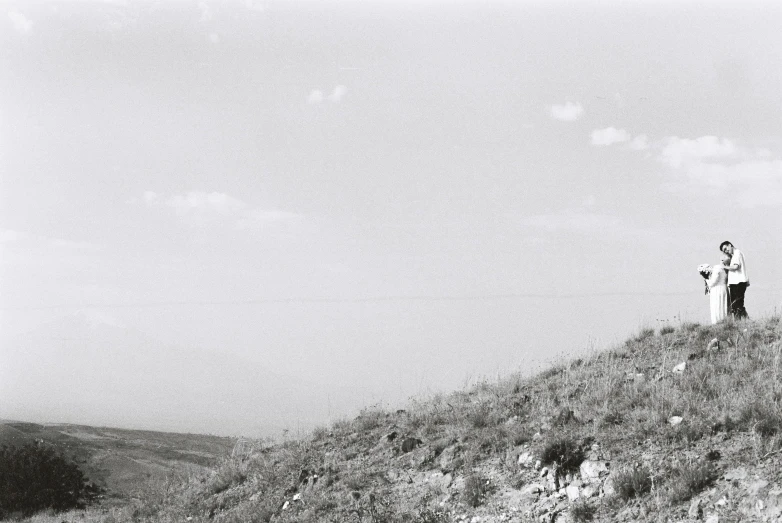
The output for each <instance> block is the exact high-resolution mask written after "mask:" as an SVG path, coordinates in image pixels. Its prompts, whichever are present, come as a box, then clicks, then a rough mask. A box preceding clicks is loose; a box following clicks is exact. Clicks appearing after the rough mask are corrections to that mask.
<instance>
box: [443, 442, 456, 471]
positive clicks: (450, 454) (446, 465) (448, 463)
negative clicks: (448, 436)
mask: <svg viewBox="0 0 782 523" xmlns="http://www.w3.org/2000/svg"><path fill="white" fill-rule="evenodd" d="M457 452H458V448H457V447H456V445H451V446H450V447H448V448H446V449H445V450H443V451H442V452H441V453H440V470H442V471H443V472H449V471H452V470H453V469H454V466H453V462H454V459H456V454H457Z"/></svg>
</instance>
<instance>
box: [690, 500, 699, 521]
mask: <svg viewBox="0 0 782 523" xmlns="http://www.w3.org/2000/svg"><path fill="white" fill-rule="evenodd" d="M687 514H688V515H689V516H690V517H691V518H692V519H701V518H702V517H703V507H702V502H701V500H699V499H696V500H694V501H693V502H692V503H690V510H688V511H687Z"/></svg>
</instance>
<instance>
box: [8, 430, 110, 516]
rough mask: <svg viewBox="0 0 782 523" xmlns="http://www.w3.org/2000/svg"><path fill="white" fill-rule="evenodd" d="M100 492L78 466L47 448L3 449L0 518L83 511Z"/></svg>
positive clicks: (33, 444)
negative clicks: (47, 512) (48, 512)
mask: <svg viewBox="0 0 782 523" xmlns="http://www.w3.org/2000/svg"><path fill="white" fill-rule="evenodd" d="M99 490H100V489H98V487H96V486H95V485H93V484H91V483H88V482H87V478H86V477H85V476H84V474H83V473H82V472H81V470H79V467H78V466H77V465H76V464H75V463H73V462H71V461H69V460H67V459H66V458H64V457H63V456H61V455H60V454H58V453H57V452H55V451H54V449H52V448H50V447H48V446H45V445H43V444H38V443H30V444H27V445H24V446H22V447H7V446H3V447H0V519H3V518H6V517H8V516H9V515H11V514H14V515H21V516H30V515H32V514H35V513H36V512H39V511H41V510H46V509H50V510H54V511H55V512H61V511H65V510H70V509H74V508H84V507H85V506H86V505H87V503H89V502H90V501H92V500H93V499H94V498H95V497H96V496H97V494H98V493H99Z"/></svg>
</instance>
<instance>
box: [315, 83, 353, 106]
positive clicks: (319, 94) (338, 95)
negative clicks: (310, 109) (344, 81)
mask: <svg viewBox="0 0 782 523" xmlns="http://www.w3.org/2000/svg"><path fill="white" fill-rule="evenodd" d="M347 92H348V88H347V87H345V86H344V85H337V86H336V87H334V90H333V91H331V94H330V95H328V96H326V95H325V94H324V93H323V91H321V90H320V89H313V90H312V91H310V94H309V96H307V103H308V104H319V103H322V102H324V101H326V100H328V101H330V102H334V103H339V102H341V101H342V98H343V97H344V96H345V94H346V93H347Z"/></svg>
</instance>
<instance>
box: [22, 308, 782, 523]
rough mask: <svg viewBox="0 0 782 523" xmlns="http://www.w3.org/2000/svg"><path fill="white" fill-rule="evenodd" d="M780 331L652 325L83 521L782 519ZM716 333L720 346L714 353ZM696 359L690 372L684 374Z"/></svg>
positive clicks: (228, 463) (771, 324) (258, 453)
mask: <svg viewBox="0 0 782 523" xmlns="http://www.w3.org/2000/svg"><path fill="white" fill-rule="evenodd" d="M781 331H782V327H780V321H779V317H772V318H768V319H765V320H760V321H755V322H739V323H725V324H721V325H718V326H699V325H693V324H685V325H682V326H680V327H678V328H676V329H664V330H662V331H660V332H654V331H652V330H647V331H644V332H641V333H640V334H639V335H638V336H637V337H635V338H633V339H630V340H628V341H627V342H625V343H624V344H623V345H621V346H619V347H616V348H614V349H613V350H609V351H605V352H601V353H596V354H594V355H593V356H591V357H589V358H586V359H579V360H574V361H569V362H567V363H564V364H562V365H560V366H557V367H555V368H552V369H550V370H548V371H546V372H544V373H542V374H540V375H538V376H536V377H533V378H531V379H521V378H519V377H509V378H507V379H505V380H503V381H501V382H499V383H491V384H490V383H484V384H482V385H479V386H477V387H474V388H473V389H471V390H466V391H458V392H455V393H453V394H450V395H447V396H439V397H435V398H432V399H431V400H428V401H426V402H421V403H417V404H413V405H411V406H410V407H409V408H408V409H406V410H404V411H397V412H384V411H380V410H368V411H365V412H363V413H362V414H361V415H360V416H358V417H357V418H356V419H354V420H351V421H343V422H338V423H335V424H334V425H333V426H332V427H331V428H329V429H320V430H316V431H315V432H314V433H313V434H312V435H311V437H310V438H307V439H304V440H298V441H290V442H286V443H284V444H278V445H274V446H268V447H259V448H257V449H256V450H255V451H253V452H251V453H250V454H249V455H248V456H247V457H245V458H244V459H238V458H235V459H226V460H225V461H223V462H222V463H221V464H220V465H219V466H218V467H217V468H216V469H215V470H213V471H211V472H210V473H209V474H206V475H198V474H190V475H188V476H183V477H179V478H177V479H172V480H170V481H168V482H167V483H165V484H159V485H157V486H156V488H154V489H150V490H149V491H148V492H147V494H146V496H145V498H144V499H143V500H142V501H139V502H137V503H135V504H134V505H131V506H128V507H125V508H123V509H121V510H120V509H112V511H110V512H101V511H100V509H92V511H89V512H87V513H86V514H77V515H73V518H74V519H75V518H77V517H78V518H82V520H87V521H101V522H103V521H134V520H135V521H139V520H149V521H155V522H158V521H160V522H163V521H167V522H168V521H171V522H174V521H184V520H188V521H194V522H199V521H216V522H253V521H270V520H271V521H275V522H293V521H301V522H305V521H333V522H342V521H357V522H358V521H367V522H381V521H383V522H395V521H418V522H422V523H435V522H448V521H470V520H471V519H472V518H474V517H475V516H479V517H480V521H482V522H486V521H519V522H521V521H558V522H563V521H588V520H590V519H594V520H596V521H643V520H648V521H669V520H670V521H682V520H686V519H687V518H688V517H690V516H691V517H693V518H694V517H697V516H698V511H700V512H701V515H702V517H706V518H708V517H709V516H714V515H719V517H720V518H721V519H720V521H738V520H739V519H741V520H742V521H763V520H771V521H774V520H776V519H775V518H776V517H778V514H779V513H782V490H780V487H782V466H781V465H780V459H779V454H778V452H780V449H782V409H781V408H780V399H781V398H782V386H781V385H780V380H779V373H780V371H782V369H780V364H781V363H782V362H780V352H782V346H781V345H780V337H781V334H782V333H781ZM715 338H716V339H718V340H719V348H715V349H713V350H707V346H708V345H709V342H710V340H712V339H715ZM682 362H686V368H685V369H684V371H683V372H681V373H676V372H673V369H674V367H676V366H677V365H679V364H680V363H682ZM675 417H679V418H681V422H680V423H678V424H675V425H674V424H672V423H676V421H677V418H675ZM585 459H591V460H593V461H597V462H601V463H607V465H608V469H609V470H610V475H609V476H608V477H607V478H606V477H605V475H603V476H602V477H600V478H599V479H595V480H592V483H591V486H590V487H589V488H588V489H586V488H585V487H587V486H588V485H589V484H590V482H588V481H587V480H586V478H582V477H580V476H581V475H580V474H579V464H580V463H581V462H582V461H583V460H585ZM536 460H541V461H543V463H542V466H545V467H547V468H548V469H549V472H548V475H547V476H546V477H542V476H541V474H542V471H540V470H538V468H539V467H536V466H535V464H534V462H535V461H536ZM520 462H521V464H519V463H520ZM555 477H556V479H557V484H555V483H554V478H555ZM565 487H568V488H567V490H566V489H565ZM560 489H561V490H560ZM590 491H591V492H590ZM568 492H569V493H570V494H571V495H573V494H574V493H575V492H578V493H579V494H580V496H581V498H580V499H578V500H573V501H570V500H569V499H568V496H567V493H568ZM590 494H593V495H594V497H589V498H584V496H585V495H587V496H588V495H590ZM777 505H779V507H778V508H779V510H778V511H777ZM688 511H689V512H690V514H689V516H688ZM764 518H766V519H764ZM769 518H770V519H769ZM63 519H64V518H63V517H62V516H59V517H57V518H52V519H47V517H45V516H41V517H38V518H37V519H35V521H37V522H41V523H44V522H47V523H48V522H50V521H58V522H59V521H63ZM66 520H67V519H66ZM712 521H714V519H712Z"/></svg>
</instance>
